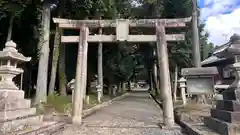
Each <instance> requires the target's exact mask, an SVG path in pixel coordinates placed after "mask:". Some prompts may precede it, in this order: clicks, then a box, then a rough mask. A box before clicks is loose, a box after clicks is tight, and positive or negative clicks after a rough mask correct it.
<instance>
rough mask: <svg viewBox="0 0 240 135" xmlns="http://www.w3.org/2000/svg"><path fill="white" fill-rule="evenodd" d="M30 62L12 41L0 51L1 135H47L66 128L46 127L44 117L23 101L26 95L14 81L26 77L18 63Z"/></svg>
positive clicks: (49, 124)
mask: <svg viewBox="0 0 240 135" xmlns="http://www.w3.org/2000/svg"><path fill="white" fill-rule="evenodd" d="M28 61H30V58H27V57H24V56H23V55H22V54H20V53H18V52H17V50H16V44H15V43H14V42H13V41H9V42H7V43H6V47H5V48H4V49H3V51H0V77H1V79H0V135H8V134H12V135H29V134H31V135H32V134H39V133H42V135H47V134H48V133H47V132H48V130H47V129H49V128H50V129H51V131H52V130H55V131H57V130H58V128H61V127H62V126H63V124H57V126H56V123H48V124H46V123H45V124H44V122H43V115H37V114H36V108H31V101H30V100H28V99H24V91H22V90H19V88H18V87H17V86H16V85H15V83H14V82H13V81H12V79H13V78H14V77H15V76H16V75H19V74H20V73H23V70H22V69H20V68H18V67H17V63H19V62H28ZM44 126H45V127H44ZM49 131H50V130H49ZM45 133H46V134H45Z"/></svg>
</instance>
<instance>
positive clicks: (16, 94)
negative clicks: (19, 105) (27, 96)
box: [0, 90, 24, 100]
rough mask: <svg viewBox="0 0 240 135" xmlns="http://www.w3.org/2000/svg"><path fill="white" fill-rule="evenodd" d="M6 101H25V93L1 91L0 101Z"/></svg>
mask: <svg viewBox="0 0 240 135" xmlns="http://www.w3.org/2000/svg"><path fill="white" fill-rule="evenodd" d="M5 99H12V100H14V99H24V91H22V90H0V100H5Z"/></svg>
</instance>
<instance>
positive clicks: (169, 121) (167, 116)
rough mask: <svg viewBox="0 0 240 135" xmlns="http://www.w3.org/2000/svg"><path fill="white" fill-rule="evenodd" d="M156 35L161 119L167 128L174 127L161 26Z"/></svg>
mask: <svg viewBox="0 0 240 135" xmlns="http://www.w3.org/2000/svg"><path fill="white" fill-rule="evenodd" d="M156 35H157V55H158V64H159V70H160V71H159V72H160V73H161V79H160V83H161V84H160V87H161V95H162V99H163V119H164V124H165V125H166V126H167V127H173V126H174V115H173V102H172V94H171V85H170V73H169V63H168V51H167V40H166V33H165V28H164V26H163V25H162V24H159V23H158V25H157V27H156Z"/></svg>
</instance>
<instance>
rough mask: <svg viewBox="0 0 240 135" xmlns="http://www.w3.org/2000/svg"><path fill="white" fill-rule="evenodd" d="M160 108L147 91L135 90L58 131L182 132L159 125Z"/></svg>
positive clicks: (105, 134) (98, 134) (100, 134)
mask: <svg viewBox="0 0 240 135" xmlns="http://www.w3.org/2000/svg"><path fill="white" fill-rule="evenodd" d="M160 122H161V123H162V115H161V110H160V109H159V108H158V106H157V105H156V104H155V103H154V101H153V100H152V99H151V98H150V97H149V95H148V93H147V92H146V93H144V92H135V93H131V94H130V95H128V96H126V97H125V98H123V99H121V100H118V101H115V102H114V103H113V104H111V105H109V106H107V107H104V108H102V109H100V110H99V111H97V112H96V113H95V114H92V115H91V116H89V117H87V118H85V119H84V120H83V125H82V126H78V127H75V126H72V125H68V126H67V127H66V129H65V130H64V131H62V132H61V133H58V134H57V135H122V134H125V135H183V134H182V133H181V131H180V129H179V128H176V129H171V130H163V129H160V128H159V126H158V123H160Z"/></svg>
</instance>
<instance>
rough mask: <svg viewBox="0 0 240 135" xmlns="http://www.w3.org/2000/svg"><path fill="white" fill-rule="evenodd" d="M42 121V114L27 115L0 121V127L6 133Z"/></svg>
mask: <svg viewBox="0 0 240 135" xmlns="http://www.w3.org/2000/svg"><path fill="white" fill-rule="evenodd" d="M42 121H43V116H42V115H38V116H29V117H26V118H20V119H15V120H9V121H4V122H0V129H1V132H2V133H3V134H6V133H8V132H13V131H20V130H23V129H24V128H25V127H26V126H30V125H37V124H41V123H42ZM1 132H0V134H1Z"/></svg>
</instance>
